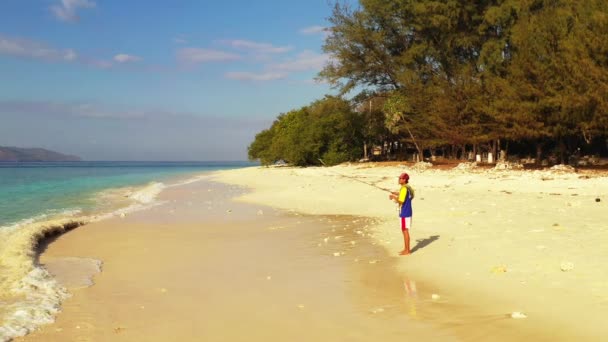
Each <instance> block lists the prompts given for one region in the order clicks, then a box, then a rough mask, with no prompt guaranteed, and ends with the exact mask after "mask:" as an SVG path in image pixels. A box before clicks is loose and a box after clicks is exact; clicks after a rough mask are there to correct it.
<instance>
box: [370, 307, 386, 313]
mask: <svg viewBox="0 0 608 342" xmlns="http://www.w3.org/2000/svg"><path fill="white" fill-rule="evenodd" d="M371 312H372V313H373V314H377V313H380V312H384V308H376V309H372V310H371Z"/></svg>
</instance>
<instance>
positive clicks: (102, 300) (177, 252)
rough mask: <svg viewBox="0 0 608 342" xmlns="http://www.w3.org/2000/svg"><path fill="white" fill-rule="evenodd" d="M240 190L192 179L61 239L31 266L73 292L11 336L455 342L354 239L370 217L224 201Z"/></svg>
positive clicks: (373, 252) (416, 290)
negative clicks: (41, 322)
mask: <svg viewBox="0 0 608 342" xmlns="http://www.w3.org/2000/svg"><path fill="white" fill-rule="evenodd" d="M242 191H243V190H241V189H237V188H234V187H228V186H225V185H220V184H217V183H207V182H197V183H192V184H188V185H185V186H181V187H177V188H172V189H169V190H167V191H166V192H164V193H163V194H162V195H161V199H163V200H166V201H168V203H166V204H164V205H161V206H158V207H155V208H153V209H150V210H147V211H142V212H138V213H134V214H132V215H128V216H127V217H125V218H122V219H121V218H113V219H109V220H106V221H102V222H98V223H93V224H90V225H87V226H84V227H81V228H80V229H76V230H74V231H72V232H70V233H67V234H65V235H62V236H60V237H59V238H57V239H56V240H55V241H53V242H51V243H50V244H48V246H47V247H46V249H45V251H44V253H43V254H42V256H41V258H40V262H41V263H42V264H45V265H46V267H47V268H48V269H49V270H50V271H51V273H54V274H55V275H56V277H57V278H58V279H59V280H60V281H61V282H63V283H64V284H65V285H66V286H67V287H68V288H69V291H70V292H71V293H72V295H73V296H72V297H71V298H69V299H68V300H66V301H65V302H64V303H63V310H62V311H63V312H62V313H60V314H59V315H58V317H57V321H56V322H55V323H54V324H52V325H47V326H44V327H42V328H41V329H40V330H39V331H37V332H34V333H32V334H30V335H28V336H26V337H25V338H19V339H17V340H18V341H167V340H178V341H201V340H205V341H244V340H248V341H261V340H279V339H281V340H290V341H310V340H314V339H318V340H327V341H329V340H331V341H343V340H348V341H370V340H376V339H383V340H388V341H396V340H402V339H403V338H404V337H406V336H407V337H413V336H416V337H419V338H431V339H434V340H438V339H439V340H446V341H449V340H455V339H456V337H455V336H454V334H453V333H452V332H451V331H450V329H443V328H441V327H438V326H434V325H433V324H432V323H428V322H425V321H424V320H423V319H421V316H420V315H421V313H423V312H425V309H424V307H425V304H424V302H425V301H426V302H429V301H428V300H426V299H423V297H427V296H430V294H428V293H425V292H423V291H421V289H422V288H424V285H422V284H421V283H416V282H415V281H414V280H413V279H408V278H407V277H404V276H403V275H402V274H399V273H398V272H397V270H396V268H395V264H394V260H393V258H391V257H390V256H388V255H387V254H386V252H385V250H384V249H383V248H381V247H380V246H377V245H374V243H375V242H373V240H372V239H371V238H369V237H363V236H361V235H358V234H356V233H355V231H356V230H362V231H367V230H368V229H371V224H370V222H368V221H366V220H363V219H359V218H354V217H348V216H344V217H328V216H323V217H321V216H319V217H316V216H303V215H298V214H295V213H291V214H289V213H285V212H281V211H276V210H274V209H270V208H268V207H260V206H253V205H250V204H242V203H234V202H232V201H231V197H234V196H236V195H238V194H239V193H241V192H242ZM334 253H338V255H339V256H335V255H334ZM96 260H99V261H102V262H103V265H102V269H103V271H102V272H101V273H96V269H95V267H93V266H94V265H97V263H96ZM91 277H92V279H93V281H94V283H95V284H94V285H93V286H90V287H87V282H88V280H90V279H91Z"/></svg>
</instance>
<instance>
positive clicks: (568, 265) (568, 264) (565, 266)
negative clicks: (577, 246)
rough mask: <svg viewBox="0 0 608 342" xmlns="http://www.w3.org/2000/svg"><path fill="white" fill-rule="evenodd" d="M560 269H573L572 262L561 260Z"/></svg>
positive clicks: (565, 270)
mask: <svg viewBox="0 0 608 342" xmlns="http://www.w3.org/2000/svg"><path fill="white" fill-rule="evenodd" d="M560 269H561V270H562V272H568V271H572V270H573V269H574V264H573V263H571V262H569V261H565V262H562V264H561V265H560Z"/></svg>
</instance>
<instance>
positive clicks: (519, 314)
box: [510, 311, 528, 319]
mask: <svg viewBox="0 0 608 342" xmlns="http://www.w3.org/2000/svg"><path fill="white" fill-rule="evenodd" d="M510 316H511V318H513V319H522V318H528V316H526V314H525V313H523V312H519V311H515V312H512V313H511V315H510Z"/></svg>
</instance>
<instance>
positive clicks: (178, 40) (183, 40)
mask: <svg viewBox="0 0 608 342" xmlns="http://www.w3.org/2000/svg"><path fill="white" fill-rule="evenodd" d="M173 42H174V43H175V44H186V43H188V40H187V39H186V38H184V37H181V36H178V37H175V38H173Z"/></svg>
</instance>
